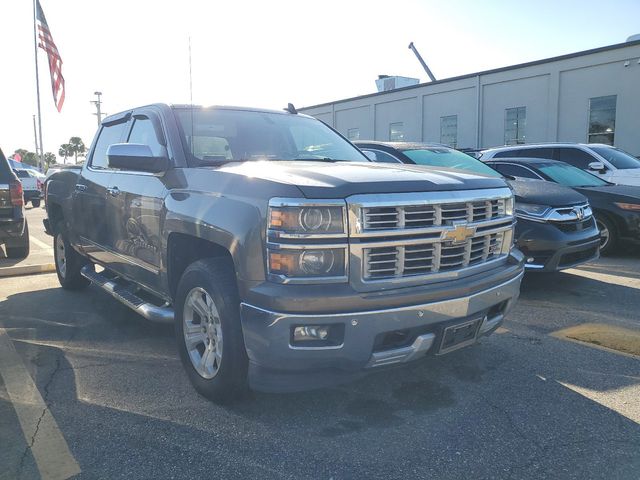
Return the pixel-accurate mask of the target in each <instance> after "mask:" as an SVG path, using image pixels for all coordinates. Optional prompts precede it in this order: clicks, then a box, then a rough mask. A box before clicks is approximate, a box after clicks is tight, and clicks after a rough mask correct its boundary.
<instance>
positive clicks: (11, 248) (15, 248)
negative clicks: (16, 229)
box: [5, 220, 29, 258]
mask: <svg viewBox="0 0 640 480" xmlns="http://www.w3.org/2000/svg"><path fill="white" fill-rule="evenodd" d="M5 248H6V250H7V258H27V257H28V256H29V225H27V222H26V220H25V222H24V231H23V232H22V236H21V237H20V238H18V239H17V240H16V241H15V243H14V242H13V240H12V241H10V242H7V244H6V245H5Z"/></svg>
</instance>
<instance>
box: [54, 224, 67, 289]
mask: <svg viewBox="0 0 640 480" xmlns="http://www.w3.org/2000/svg"><path fill="white" fill-rule="evenodd" d="M56 262H57V264H58V271H59V272H60V276H61V277H62V278H65V277H66V276H67V253H66V251H65V248H64V238H63V237H62V234H61V233H59V234H58V235H57V236H56Z"/></svg>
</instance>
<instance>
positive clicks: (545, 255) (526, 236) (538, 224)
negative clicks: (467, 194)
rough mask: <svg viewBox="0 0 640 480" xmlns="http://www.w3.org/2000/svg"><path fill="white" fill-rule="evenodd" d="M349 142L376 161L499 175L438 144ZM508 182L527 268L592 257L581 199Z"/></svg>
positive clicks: (590, 225)
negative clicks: (513, 199) (514, 200)
mask: <svg viewBox="0 0 640 480" xmlns="http://www.w3.org/2000/svg"><path fill="white" fill-rule="evenodd" d="M354 143H355V144H356V145H357V146H358V147H359V148H360V149H361V150H363V151H364V152H365V154H366V155H367V156H369V158H371V159H374V160H376V161H384V162H387V163H393V162H395V163H399V162H401V163H410V164H416V165H424V166H429V167H437V168H440V169H447V170H448V169H457V170H466V171H469V172H473V173H481V174H484V175H489V176H502V175H501V174H500V173H498V172H496V171H495V170H494V169H492V168H490V167H488V166H487V165H486V164H484V163H482V162H481V161H479V160H476V159H475V158H473V157H471V156H469V155H467V154H465V153H462V152H459V151H457V150H453V149H452V148H449V147H445V146H443V145H439V144H427V143H396V142H367V141H357V142H354ZM374 154H375V155H374ZM443 171H444V170H443ZM507 177H509V175H507ZM509 184H510V185H511V188H512V189H513V191H514V193H515V199H516V208H515V213H516V217H517V218H518V223H517V224H516V245H517V246H518V248H520V250H522V253H524V254H525V256H526V257H527V263H526V265H525V267H526V268H527V269H530V270H537V271H544V272H550V271H557V270H561V269H564V268H570V267H573V266H576V265H578V264H580V263H584V262H587V261H590V260H594V259H596V258H598V255H599V251H598V244H599V241H600V237H599V233H598V229H597V227H596V223H595V221H594V218H593V216H592V213H591V207H590V206H589V203H588V201H587V199H586V198H585V197H584V196H583V195H581V194H578V193H577V192H575V191H573V190H572V189H570V188H568V187H561V186H559V185H554V184H553V183H551V182H544V181H540V180H538V181H533V180H515V179H512V180H509Z"/></svg>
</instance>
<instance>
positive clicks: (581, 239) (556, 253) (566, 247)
mask: <svg viewBox="0 0 640 480" xmlns="http://www.w3.org/2000/svg"><path fill="white" fill-rule="evenodd" d="M516 244H517V246H518V248H519V249H520V250H521V251H522V253H523V254H524V255H525V257H526V258H527V263H526V264H525V268H526V269H527V270H528V271H537V272H556V271H558V270H563V269H565V268H572V267H575V266H577V265H580V264H582V263H585V262H589V261H592V260H595V259H597V258H598V257H599V256H600V232H598V229H597V227H596V225H595V221H592V222H591V224H590V225H589V226H588V228H583V229H582V230H579V231H562V230H561V229H560V228H558V227H557V226H556V225H553V224H552V223H541V222H532V221H529V220H524V219H518V224H517V226H516Z"/></svg>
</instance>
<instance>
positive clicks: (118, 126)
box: [91, 122, 127, 169]
mask: <svg viewBox="0 0 640 480" xmlns="http://www.w3.org/2000/svg"><path fill="white" fill-rule="evenodd" d="M126 125H127V123H126V122H121V123H115V124H112V125H105V126H103V127H102V129H101V130H100V133H99V134H98V141H97V142H96V146H95V148H94V149H93V155H92V156H91V167H93V168H101V169H102V168H108V166H109V163H108V162H107V148H109V146H110V145H113V144H114V143H120V141H121V140H122V136H123V134H124V127H125V126H126Z"/></svg>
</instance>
